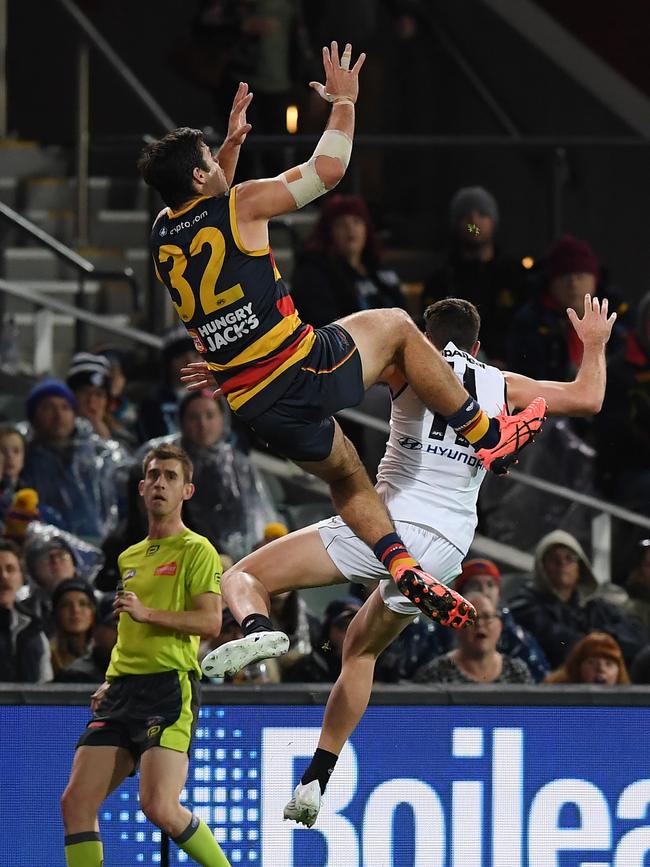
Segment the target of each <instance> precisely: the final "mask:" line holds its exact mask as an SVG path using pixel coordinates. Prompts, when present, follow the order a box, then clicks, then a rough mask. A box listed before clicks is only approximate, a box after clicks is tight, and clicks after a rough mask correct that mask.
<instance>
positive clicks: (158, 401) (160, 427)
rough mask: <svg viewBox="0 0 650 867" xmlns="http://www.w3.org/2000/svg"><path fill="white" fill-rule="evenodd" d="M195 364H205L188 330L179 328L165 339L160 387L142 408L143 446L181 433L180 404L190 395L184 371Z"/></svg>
mask: <svg viewBox="0 0 650 867" xmlns="http://www.w3.org/2000/svg"><path fill="white" fill-rule="evenodd" d="M193 361H201V356H200V355H199V353H198V352H197V351H196V349H195V347H194V341H193V340H192V338H191V337H190V336H189V335H188V333H187V331H186V329H185V326H184V325H177V326H175V327H174V328H172V329H171V330H170V331H169V332H168V333H167V334H166V335H165V337H164V338H163V345H162V349H161V350H160V365H159V369H160V372H161V381H160V384H159V385H158V387H157V388H155V389H154V391H153V394H152V395H151V397H145V398H144V400H142V401H141V402H140V405H139V407H138V437H139V439H140V442H145V441H146V440H150V439H152V438H154V437H162V436H167V435H168V434H174V433H177V432H178V403H179V401H180V400H181V398H183V397H184V396H185V394H186V393H187V392H186V391H185V389H184V387H183V383H182V382H181V368H182V367H185V365H186V364H190V363H191V362H193Z"/></svg>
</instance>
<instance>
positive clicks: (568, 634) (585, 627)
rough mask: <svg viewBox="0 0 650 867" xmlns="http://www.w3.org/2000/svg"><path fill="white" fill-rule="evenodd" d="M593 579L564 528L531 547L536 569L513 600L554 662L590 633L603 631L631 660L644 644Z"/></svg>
mask: <svg viewBox="0 0 650 867" xmlns="http://www.w3.org/2000/svg"><path fill="white" fill-rule="evenodd" d="M596 588H597V582H596V578H595V577H594V574H593V572H592V571H591V565H590V563H589V561H588V559H587V555H586V554H585V552H584V551H583V549H582V547H581V545H580V543H579V542H578V540H577V539H576V538H574V537H573V536H571V535H570V534H569V533H565V532H564V531H563V530H554V531H553V532H552V533H548V534H547V535H546V536H544V537H543V538H542V539H541V540H540V542H539V544H538V545H537V549H536V551H535V571H534V574H533V577H532V581H531V582H530V583H525V584H524V585H522V587H521V589H520V591H519V593H517V594H516V596H515V597H514V598H513V599H512V600H511V602H510V610H511V611H512V614H513V616H514V618H515V619H516V620H517V622H519V623H521V625H522V626H524V627H525V628H526V629H529V630H530V631H531V632H532V633H533V635H534V636H535V638H537V640H538V641H539V643H540V644H541V646H542V649H543V650H544V652H545V654H546V656H547V658H548V660H549V662H550V663H551V665H552V666H554V667H558V666H560V665H561V664H562V663H563V662H564V660H565V659H566V657H567V655H568V653H569V651H570V650H571V648H572V647H573V646H574V645H575V644H577V643H578V641H580V639H581V638H584V636H585V635H587V634H588V633H589V632H593V631H594V630H597V631H599V632H607V633H609V634H610V635H612V636H613V637H614V638H615V639H616V640H617V641H618V643H619V645H620V647H621V650H622V651H623V656H624V657H625V659H626V661H627V662H628V663H630V662H631V661H632V660H633V659H634V657H635V655H636V654H637V653H638V651H639V650H640V649H641V647H642V645H643V644H644V635H643V628H642V626H641V624H640V623H639V622H638V621H637V620H634V619H632V618H630V617H627V616H626V615H624V614H623V613H622V612H621V611H620V610H619V609H618V608H617V607H616V606H615V605H612V604H611V603H609V602H607V601H606V600H605V599H602V598H598V597H594V593H595V591H596Z"/></svg>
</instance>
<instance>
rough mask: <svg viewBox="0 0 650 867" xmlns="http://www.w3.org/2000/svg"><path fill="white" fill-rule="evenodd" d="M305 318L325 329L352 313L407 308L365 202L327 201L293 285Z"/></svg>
mask: <svg viewBox="0 0 650 867" xmlns="http://www.w3.org/2000/svg"><path fill="white" fill-rule="evenodd" d="M292 287H293V288H292V291H291V295H292V297H293V300H294V303H295V305H296V308H297V309H298V312H299V314H300V318H301V319H302V320H303V321H304V322H309V323H311V324H312V325H313V326H314V328H320V327H321V326H323V325H327V324H329V323H330V322H334V321H335V320H336V319H340V318H341V317H342V316H347V315H348V314H349V313H356V312H357V311H358V310H367V309H369V308H376V307H404V306H405V299H404V296H403V295H402V291H401V288H400V279H399V277H398V276H397V274H396V273H395V271H393V270H392V269H390V268H386V267H384V266H383V264H382V252H381V247H380V244H379V239H378V237H377V235H376V233H375V230H374V227H373V225H372V221H371V219H370V213H369V211H368V206H367V205H366V203H365V201H364V200H363V199H362V198H360V197H359V196H346V195H340V194H339V195H334V196H331V197H328V198H327V199H326V201H325V204H324V205H323V209H322V211H321V214H320V217H319V219H318V222H317V223H316V226H315V227H314V229H313V231H312V233H311V234H310V235H309V236H308V237H307V238H306V239H305V242H304V248H303V252H302V254H301V256H300V257H299V259H298V262H297V263H296V267H295V270H294V273H293V279H292Z"/></svg>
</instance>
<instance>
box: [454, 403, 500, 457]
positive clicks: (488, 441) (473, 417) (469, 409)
mask: <svg viewBox="0 0 650 867" xmlns="http://www.w3.org/2000/svg"><path fill="white" fill-rule="evenodd" d="M447 424H449V425H450V427H453V429H454V430H455V431H456V433H457V434H460V435H461V436H462V437H465V439H466V440H467V442H468V443H469V444H470V445H471V446H473V447H474V448H475V449H491V448H494V446H495V445H496V444H497V443H498V442H499V438H500V436H501V431H500V429H499V423H498V421H497V420H496V419H495V418H490V417H489V416H488V415H486V414H485V413H484V412H483V410H482V409H481V407H480V406H479V405H478V403H477V402H476V401H475V400H474V398H473V397H468V398H467V400H466V401H465V403H464V404H463V405H462V406H461V408H460V409H459V410H458V411H457V412H455V413H454V414H453V415H450V416H448V417H447Z"/></svg>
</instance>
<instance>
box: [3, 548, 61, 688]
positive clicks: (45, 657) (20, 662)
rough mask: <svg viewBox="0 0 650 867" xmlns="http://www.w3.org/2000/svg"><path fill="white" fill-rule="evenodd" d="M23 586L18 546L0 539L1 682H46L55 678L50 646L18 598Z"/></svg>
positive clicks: (35, 619)
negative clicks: (53, 676)
mask: <svg viewBox="0 0 650 867" xmlns="http://www.w3.org/2000/svg"><path fill="white" fill-rule="evenodd" d="M22 585H23V568H22V563H21V560H20V552H19V549H18V548H17V546H16V545H15V544H14V543H13V542H11V541H9V540H8V539H0V682H2V683H7V682H8V683H44V682H45V681H48V680H50V679H51V677H52V666H51V663H50V648H49V644H48V642H47V638H46V636H45V633H44V632H43V631H42V629H41V627H40V623H39V621H38V619H37V618H36V617H34V616H33V615H31V614H30V613H29V612H28V611H27V610H26V609H24V608H23V607H22V606H21V604H20V603H19V602H17V601H16V595H17V593H18V591H19V590H20V588H21V587H22Z"/></svg>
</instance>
